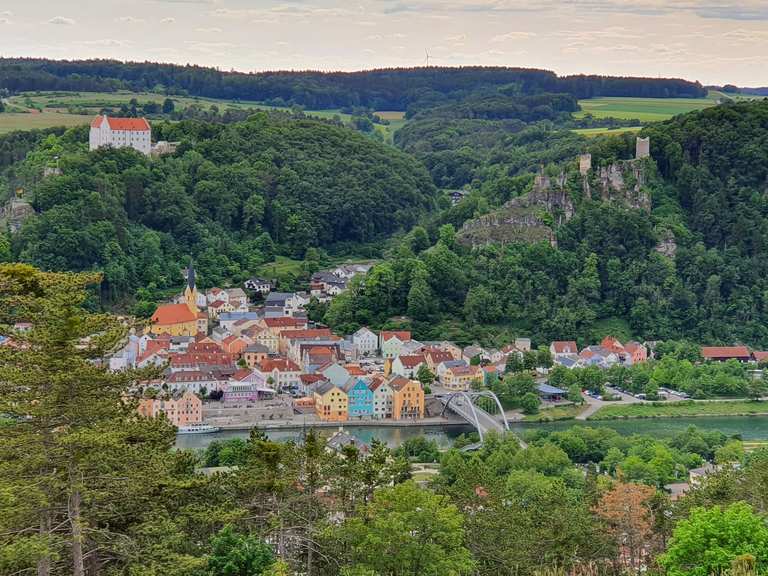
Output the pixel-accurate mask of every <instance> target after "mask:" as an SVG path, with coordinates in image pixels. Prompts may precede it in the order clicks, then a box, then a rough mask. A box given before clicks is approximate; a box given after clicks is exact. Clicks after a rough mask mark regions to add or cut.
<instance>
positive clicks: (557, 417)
mask: <svg viewBox="0 0 768 576" xmlns="http://www.w3.org/2000/svg"><path fill="white" fill-rule="evenodd" d="M588 406H589V405H588V404H581V405H579V406H576V405H574V404H569V405H567V406H553V407H552V408H542V409H541V410H540V411H539V412H538V413H537V414H528V415H526V416H524V417H523V419H522V420H521V422H559V421H561V420H573V419H575V418H576V417H577V416H579V415H580V414H581V413H582V412H584V410H586V409H587V408H588Z"/></svg>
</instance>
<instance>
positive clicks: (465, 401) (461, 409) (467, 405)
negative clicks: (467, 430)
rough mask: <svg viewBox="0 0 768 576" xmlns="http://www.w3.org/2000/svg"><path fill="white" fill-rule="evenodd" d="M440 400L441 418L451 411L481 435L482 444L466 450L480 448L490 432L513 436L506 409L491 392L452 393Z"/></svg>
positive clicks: (522, 444) (521, 444)
mask: <svg viewBox="0 0 768 576" xmlns="http://www.w3.org/2000/svg"><path fill="white" fill-rule="evenodd" d="M439 398H440V401H441V402H442V403H443V409H442V411H441V412H440V415H441V416H444V415H445V412H446V411H447V410H451V411H452V412H454V413H455V414H457V415H458V416H461V417H462V418H463V419H464V420H466V421H467V422H468V423H469V424H471V425H472V426H474V427H475V429H476V430H477V433H478V434H479V435H480V442H479V443H478V444H472V445H471V446H467V447H466V448H464V449H465V450H475V449H477V448H479V447H480V445H482V443H483V442H484V441H485V436H486V435H487V434H488V432H496V433H498V434H499V435H504V434H512V432H511V430H510V429H509V421H508V420H507V415H506V414H505V413H504V408H503V407H502V405H501V402H499V398H498V396H496V394H494V393H493V392H491V391H490V390H470V391H466V392H452V393H450V394H446V395H444V396H440V397H439ZM517 441H518V442H519V443H520V446H521V447H523V448H524V447H525V443H524V442H523V441H522V440H521V439H520V438H517Z"/></svg>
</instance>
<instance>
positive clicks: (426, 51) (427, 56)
mask: <svg viewBox="0 0 768 576" xmlns="http://www.w3.org/2000/svg"><path fill="white" fill-rule="evenodd" d="M424 54H425V56H426V57H425V58H424V65H425V66H426V67H427V68H429V59H430V58H431V56H430V55H429V50H427V49H426V48H424Z"/></svg>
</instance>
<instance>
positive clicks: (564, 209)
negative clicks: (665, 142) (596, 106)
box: [458, 138, 674, 255]
mask: <svg viewBox="0 0 768 576" xmlns="http://www.w3.org/2000/svg"><path fill="white" fill-rule="evenodd" d="M635 152H636V158H635V159H634V160H619V161H617V162H614V163H612V164H609V165H607V166H601V167H600V168H599V169H597V170H594V169H593V167H592V156H591V154H582V155H580V156H579V158H578V166H579V175H580V188H581V193H582V198H584V199H592V200H599V201H602V202H615V203H619V204H621V205H623V206H626V207H628V208H634V209H638V210H643V211H645V212H650V211H651V198H650V195H649V194H648V192H647V191H646V189H645V183H646V173H645V168H644V164H643V163H642V162H639V161H638V160H642V159H643V158H648V157H649V156H650V139H649V138H637V141H636V150H635ZM568 182H569V178H568V174H567V172H566V171H562V172H561V173H560V174H559V175H558V176H557V177H550V176H547V175H545V174H544V171H543V168H542V170H541V171H540V172H539V173H538V174H537V175H536V176H535V178H534V181H533V188H532V190H531V191H530V192H528V193H527V194H524V195H522V196H519V197H517V198H513V199H511V200H509V201H508V202H507V203H506V204H504V205H503V206H502V207H501V208H499V209H498V210H495V211H494V212H491V213H490V214H485V215H483V216H481V217H479V218H476V219H475V220H470V221H468V222H466V223H465V224H464V226H463V227H462V228H461V230H460V231H459V235H458V237H459V240H460V241H461V242H463V243H465V244H469V245H472V246H483V245H486V244H492V243H499V244H506V243H509V242H519V241H523V242H539V241H542V240H543V241H548V242H550V243H551V244H552V245H555V244H556V242H557V240H556V237H555V232H554V231H555V229H556V228H557V226H559V225H561V224H564V223H565V222H567V221H568V220H570V219H571V218H572V217H573V215H574V213H575V204H574V199H573V198H572V196H571V192H570V191H569V188H568V186H567V184H568ZM574 185H575V186H578V183H576V182H574V181H573V179H571V180H570V186H571V190H572V191H573V192H576V191H575V190H573V186H574ZM664 248H665V249H664V252H662V253H665V255H666V254H667V253H670V252H671V253H672V254H674V249H673V248H671V246H670V244H669V243H667V245H666V246H665V247H664Z"/></svg>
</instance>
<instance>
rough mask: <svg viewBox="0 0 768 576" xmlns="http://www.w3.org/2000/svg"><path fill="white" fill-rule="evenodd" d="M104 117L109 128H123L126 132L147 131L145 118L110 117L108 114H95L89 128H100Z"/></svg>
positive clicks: (148, 128) (147, 123) (147, 125)
mask: <svg viewBox="0 0 768 576" xmlns="http://www.w3.org/2000/svg"><path fill="white" fill-rule="evenodd" d="M105 118H106V120H107V124H108V125H109V128H110V130H123V131H126V132H149V130H150V127H149V122H147V120H146V119H145V118H110V117H109V116H96V118H94V119H93V121H92V122H91V128H101V126H102V124H103V122H104V119H105Z"/></svg>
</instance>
